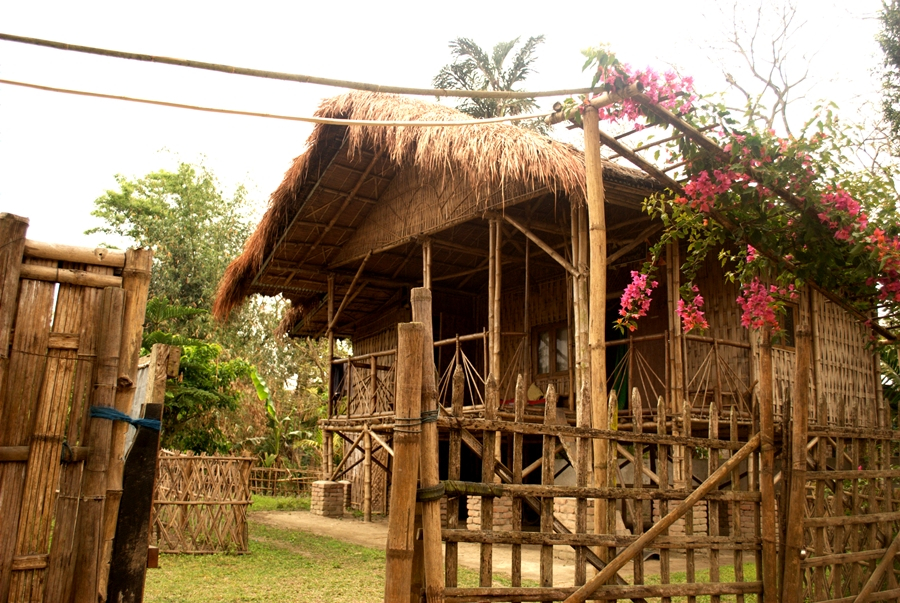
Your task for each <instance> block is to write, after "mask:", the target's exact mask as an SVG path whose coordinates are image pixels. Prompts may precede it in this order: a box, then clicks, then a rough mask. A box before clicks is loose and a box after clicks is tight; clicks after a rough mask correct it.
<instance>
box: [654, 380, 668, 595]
mask: <svg viewBox="0 0 900 603" xmlns="http://www.w3.org/2000/svg"><path fill="white" fill-rule="evenodd" d="M666 433H667V430H666V401H665V399H664V398H663V397H662V396H660V397H659V399H657V401H656V434H657V435H666ZM656 475H658V476H659V484H658V487H659V490H660V491H661V492H665V491H667V490H668V489H669V447H668V446H666V445H665V444H658V445H657V447H656ZM657 504H658V505H659V516H660V517H665V516H666V515H668V514H669V502H668V501H666V500H660V501H658V502H657ZM660 534H661V535H662V536H668V535H669V530H668V528H667V529H665V530H663V531H662V532H660ZM670 572H671V565H670V559H669V549H666V548H661V549H660V551H659V579H660V582H661V583H662V584H668V583H669V581H670V580H671V573H670ZM662 603H671V599H669V598H666V597H664V598H663V599H662Z"/></svg>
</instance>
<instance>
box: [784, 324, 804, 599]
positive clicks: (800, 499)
mask: <svg viewBox="0 0 900 603" xmlns="http://www.w3.org/2000/svg"><path fill="white" fill-rule="evenodd" d="M810 339H811V338H810V335H809V325H808V323H806V322H805V321H804V323H803V324H802V326H801V327H800V328H799V329H798V330H797V365H796V366H797V367H796V372H795V375H794V391H793V395H792V397H793V404H792V405H791V422H792V427H791V481H790V483H787V484H785V485H786V486H787V487H788V488H789V494H788V495H789V496H790V506H789V507H788V516H787V521H786V528H787V533H786V536H785V553H784V576H783V577H782V579H781V580H782V585H783V588H782V597H781V600H782V601H783V602H784V603H799V602H800V600H801V592H800V589H801V569H800V561H801V558H800V554H801V550H802V549H803V518H804V516H805V515H806V455H807V451H806V444H807V439H808V437H807V433H808V431H809V372H810V347H811V346H810Z"/></svg>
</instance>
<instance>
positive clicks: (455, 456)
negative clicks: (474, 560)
mask: <svg viewBox="0 0 900 603" xmlns="http://www.w3.org/2000/svg"><path fill="white" fill-rule="evenodd" d="M465 387H466V375H465V372H464V371H463V367H462V364H457V365H456V368H455V369H454V371H453V390H452V393H451V398H450V399H451V408H452V412H453V416H454V417H456V418H457V419H459V418H462V414H463V397H464V396H465V393H466V392H465ZM461 455H462V433H461V432H460V430H459V429H458V428H457V429H451V430H450V444H449V450H448V454H447V456H448V457H449V460H448V467H447V479H450V480H458V479H459V477H460V473H461V470H462V464H461V458H460V457H461ZM459 503H460V497H458V496H453V497H450V498H448V499H447V528H448V529H450V530H455V529H456V528H458V527H459ZM458 553H459V545H458V544H457V543H456V542H448V543H447V544H446V557H447V561H446V572H445V579H444V582H445V584H446V586H456V585H457V573H458V569H459V554H458ZM513 584H514V585H515V583H513Z"/></svg>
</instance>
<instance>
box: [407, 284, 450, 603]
mask: <svg viewBox="0 0 900 603" xmlns="http://www.w3.org/2000/svg"><path fill="white" fill-rule="evenodd" d="M410 301H411V303H412V315H413V321H414V322H419V323H422V325H423V326H424V327H425V334H424V337H423V338H422V416H423V417H428V416H429V415H435V416H436V415H437V412H438V407H437V388H436V387H435V380H434V373H435V367H434V333H433V331H432V320H431V291H430V290H428V289H425V288H416V289H413V290H412V291H411V292H410ZM419 473H420V475H421V481H422V487H423V488H432V487H435V486H437V485H439V484H440V476H439V473H438V430H437V422H436V421H428V422H426V423H423V425H422V445H421V447H420V460H419ZM422 527H423V538H424V543H423V549H424V551H423V552H424V557H425V595H426V598H427V600H428V601H429V603H431V602H434V601H443V600H444V556H443V553H442V545H441V502H440V500H429V501H427V502H424V503H423V504H422Z"/></svg>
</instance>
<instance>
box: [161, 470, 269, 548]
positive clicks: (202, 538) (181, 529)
mask: <svg viewBox="0 0 900 603" xmlns="http://www.w3.org/2000/svg"><path fill="white" fill-rule="evenodd" d="M252 465H253V458H252V457H249V456H246V457H245V456H234V457H232V456H206V455H194V454H173V453H166V454H163V455H161V456H160V458H159V469H158V479H157V481H156V492H155V495H154V501H153V519H152V520H151V524H152V530H151V532H152V537H153V541H154V542H155V543H156V545H157V546H158V547H159V550H160V551H161V552H164V553H190V554H196V553H222V552H230V553H249V552H250V539H249V535H248V525H247V509H248V508H249V506H250V502H251V501H250V467H251V466H252Z"/></svg>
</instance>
